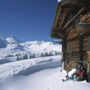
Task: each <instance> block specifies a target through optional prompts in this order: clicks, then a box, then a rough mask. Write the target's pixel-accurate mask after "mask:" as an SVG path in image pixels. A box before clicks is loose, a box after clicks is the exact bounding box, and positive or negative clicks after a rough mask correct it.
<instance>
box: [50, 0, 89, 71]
mask: <svg viewBox="0 0 90 90" xmlns="http://www.w3.org/2000/svg"><path fill="white" fill-rule="evenodd" d="M50 36H51V38H54V39H62V42H60V43H61V44H62V66H63V68H64V69H65V70H71V69H73V68H75V67H76V66H77V63H79V62H80V63H83V64H84V66H85V67H86V68H87V70H88V72H89V73H90V0H61V1H60V2H58V4H57V8H56V13H55V17H54V21H53V25H52V29H51V35H50Z"/></svg>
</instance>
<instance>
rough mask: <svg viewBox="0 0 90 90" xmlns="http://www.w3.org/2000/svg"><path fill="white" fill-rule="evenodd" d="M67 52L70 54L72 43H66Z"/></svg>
mask: <svg viewBox="0 0 90 90" xmlns="http://www.w3.org/2000/svg"><path fill="white" fill-rule="evenodd" d="M67 52H68V53H70V52H72V42H69V43H67Z"/></svg>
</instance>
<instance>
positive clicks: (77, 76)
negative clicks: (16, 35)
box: [73, 64, 88, 82]
mask: <svg viewBox="0 0 90 90" xmlns="http://www.w3.org/2000/svg"><path fill="white" fill-rule="evenodd" d="M73 75H74V80H76V81H84V80H86V81H87V82H88V75H87V69H86V68H84V67H83V64H81V65H80V67H79V69H78V71H77V72H76V73H74V74H73Z"/></svg>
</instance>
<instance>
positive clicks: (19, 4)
mask: <svg viewBox="0 0 90 90" xmlns="http://www.w3.org/2000/svg"><path fill="white" fill-rule="evenodd" d="M56 5H57V0H0V37H8V36H10V35H15V36H16V37H17V38H18V39H20V40H23V41H28V40H38V41H43V40H44V41H50V40H51V39H50V37H49V34H50V30H51V25H52V21H53V17H54V14H55V10H56Z"/></svg>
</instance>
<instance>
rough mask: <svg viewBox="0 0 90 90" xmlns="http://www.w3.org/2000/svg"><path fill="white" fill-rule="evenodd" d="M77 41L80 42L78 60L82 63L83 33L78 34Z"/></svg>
mask: <svg viewBox="0 0 90 90" xmlns="http://www.w3.org/2000/svg"><path fill="white" fill-rule="evenodd" d="M79 42H80V47H79V48H80V62H81V63H83V35H82V34H80V36H79Z"/></svg>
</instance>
